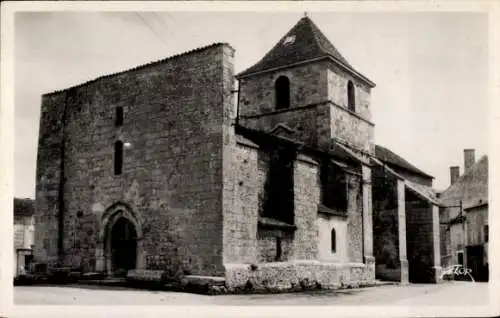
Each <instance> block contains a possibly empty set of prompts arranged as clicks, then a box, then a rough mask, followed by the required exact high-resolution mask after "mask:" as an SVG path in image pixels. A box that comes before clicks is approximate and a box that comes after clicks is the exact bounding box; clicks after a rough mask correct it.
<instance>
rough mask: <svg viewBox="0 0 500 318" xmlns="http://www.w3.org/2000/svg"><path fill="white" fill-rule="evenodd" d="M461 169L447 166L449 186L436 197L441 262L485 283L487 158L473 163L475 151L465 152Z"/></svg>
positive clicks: (487, 274) (486, 276)
mask: <svg viewBox="0 0 500 318" xmlns="http://www.w3.org/2000/svg"><path fill="white" fill-rule="evenodd" d="M464 170H465V171H464V173H463V174H462V175H460V167H459V166H452V167H450V186H449V187H448V188H447V189H446V190H445V191H443V192H442V193H441V194H440V195H439V200H440V203H441V205H442V208H441V210H440V219H441V224H442V225H441V254H442V255H443V258H442V262H443V266H452V265H462V266H464V267H465V268H468V269H470V270H471V271H472V272H471V275H472V277H473V278H474V279H475V280H480V281H488V277H489V268H488V156H486V155H484V156H482V157H481V158H480V159H479V160H478V161H475V151H474V149H464Z"/></svg>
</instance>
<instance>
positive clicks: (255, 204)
mask: <svg viewBox="0 0 500 318" xmlns="http://www.w3.org/2000/svg"><path fill="white" fill-rule="evenodd" d="M232 149H233V152H232V154H233V156H232V161H230V162H225V166H226V165H227V166H229V165H230V169H231V170H232V175H229V174H228V175H227V177H225V178H224V184H225V185H227V184H229V183H233V184H234V190H233V191H228V192H225V193H226V194H227V199H225V200H226V201H227V202H228V205H227V206H225V208H224V214H223V217H224V240H223V241H224V263H255V262H257V245H256V241H257V223H258V218H259V206H260V204H261V192H262V189H263V188H264V182H265V178H266V173H267V167H266V166H265V165H263V164H260V162H261V161H262V156H263V155H265V154H264V153H262V151H260V150H259V149H258V146H257V145H255V144H253V143H252V142H250V141H246V143H236V142H235V143H234V145H233V147H232Z"/></svg>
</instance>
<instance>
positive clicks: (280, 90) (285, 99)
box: [274, 76, 290, 109]
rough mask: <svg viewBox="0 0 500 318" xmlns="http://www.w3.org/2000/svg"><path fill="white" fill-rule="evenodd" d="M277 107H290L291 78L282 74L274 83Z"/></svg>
mask: <svg viewBox="0 0 500 318" xmlns="http://www.w3.org/2000/svg"><path fill="white" fill-rule="evenodd" d="M274 91H275V98H276V109H286V108H290V80H289V79H288V77H286V76H280V77H278V79H277V80H276V82H275V84H274Z"/></svg>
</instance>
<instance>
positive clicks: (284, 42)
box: [237, 16, 375, 86]
mask: <svg viewBox="0 0 500 318" xmlns="http://www.w3.org/2000/svg"><path fill="white" fill-rule="evenodd" d="M320 58H330V59H331V60H333V61H334V62H335V63H336V64H337V65H339V66H340V67H342V68H344V69H345V70H346V71H347V72H349V73H351V74H353V75H355V76H357V77H358V78H360V79H362V80H364V81H365V82H367V83H368V84H369V85H370V86H375V84H374V83H373V82H371V81H370V80H369V79H368V78H366V77H364V76H363V75H362V74H360V73H359V72H357V71H356V70H355V69H354V68H353V67H352V66H351V65H350V64H349V62H347V60H346V59H345V58H344V57H343V56H342V55H341V54H340V52H339V51H338V50H337V48H335V46H334V45H333V44H332V43H331V42H330V41H329V40H328V38H327V37H326V36H325V35H324V34H323V32H321V31H320V29H319V28H318V27H317V26H316V24H314V22H313V21H312V20H311V19H310V18H309V17H307V16H304V17H303V18H302V19H300V20H299V22H297V24H295V26H294V27H293V28H292V29H291V30H290V31H288V33H286V35H285V36H284V37H282V38H281V39H280V41H279V42H278V43H277V44H276V45H275V46H274V47H273V48H272V49H271V50H270V51H269V52H268V53H267V54H266V55H265V56H264V57H263V58H262V59H261V60H260V61H259V62H257V63H256V64H255V65H253V66H251V67H249V68H247V69H246V70H244V71H243V72H241V73H240V74H238V75H237V77H238V78H242V77H246V76H249V75H251V74H255V73H260V72H264V71H268V70H273V69H277V68H282V67H287V66H291V65H293V64H296V63H301V62H307V61H310V60H315V59H320Z"/></svg>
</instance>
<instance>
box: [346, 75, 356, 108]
mask: <svg viewBox="0 0 500 318" xmlns="http://www.w3.org/2000/svg"><path fill="white" fill-rule="evenodd" d="M347 108H348V109H349V110H350V111H353V112H354V111H356V93H355V90H354V84H353V83H352V82H351V81H349V82H348V83H347Z"/></svg>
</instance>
